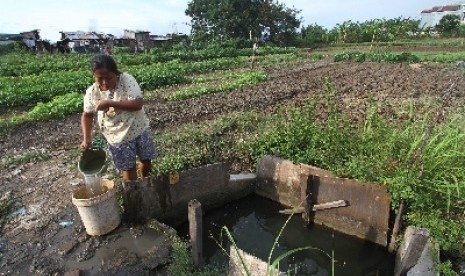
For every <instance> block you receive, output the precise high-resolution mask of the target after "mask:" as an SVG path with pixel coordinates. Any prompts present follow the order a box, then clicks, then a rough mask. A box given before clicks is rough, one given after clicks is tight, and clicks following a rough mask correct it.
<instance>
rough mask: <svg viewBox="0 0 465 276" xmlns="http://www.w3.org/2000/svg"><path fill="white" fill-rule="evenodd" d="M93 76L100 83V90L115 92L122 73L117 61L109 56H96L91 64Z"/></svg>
mask: <svg viewBox="0 0 465 276" xmlns="http://www.w3.org/2000/svg"><path fill="white" fill-rule="evenodd" d="M90 66H91V70H92V75H93V76H94V79H95V82H97V83H98V85H99V87H100V90H104V91H105V90H113V89H115V87H116V83H117V81H118V76H119V74H120V73H121V72H120V71H119V70H118V67H117V66H116V62H115V60H114V59H113V58H112V57H111V56H108V55H96V56H94V57H93V58H92V61H91V63H90Z"/></svg>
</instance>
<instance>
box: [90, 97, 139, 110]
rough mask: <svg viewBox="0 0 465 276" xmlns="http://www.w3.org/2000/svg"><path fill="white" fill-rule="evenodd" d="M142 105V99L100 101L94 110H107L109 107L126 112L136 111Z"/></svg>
mask: <svg viewBox="0 0 465 276" xmlns="http://www.w3.org/2000/svg"><path fill="white" fill-rule="evenodd" d="M143 105H144V100H143V99H136V100H121V101H114V100H102V101H100V102H99V103H98V104H97V106H96V109H97V110H107V109H108V108H110V107H113V108H116V109H121V110H126V111H137V110H140V109H141V108H142V106H143Z"/></svg>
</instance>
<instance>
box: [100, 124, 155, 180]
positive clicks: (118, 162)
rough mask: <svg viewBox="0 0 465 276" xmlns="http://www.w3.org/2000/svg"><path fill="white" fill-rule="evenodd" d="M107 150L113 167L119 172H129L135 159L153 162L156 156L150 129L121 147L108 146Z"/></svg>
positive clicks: (134, 164)
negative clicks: (113, 164)
mask: <svg viewBox="0 0 465 276" xmlns="http://www.w3.org/2000/svg"><path fill="white" fill-rule="evenodd" d="M108 149H109V150H110V152H111V155H112V157H113V162H114V163H115V167H116V168H117V169H118V170H119V171H129V170H131V169H133V168H134V167H135V166H136V159H137V157H139V159H140V160H153V159H155V158H156V157H157V155H158V152H157V150H156V149H155V145H154V143H153V138H152V132H151V130H150V128H148V129H146V130H145V131H144V132H143V133H142V134H141V135H139V136H137V137H136V138H135V139H134V140H131V141H128V142H126V143H123V144H121V145H118V146H112V145H110V144H108Z"/></svg>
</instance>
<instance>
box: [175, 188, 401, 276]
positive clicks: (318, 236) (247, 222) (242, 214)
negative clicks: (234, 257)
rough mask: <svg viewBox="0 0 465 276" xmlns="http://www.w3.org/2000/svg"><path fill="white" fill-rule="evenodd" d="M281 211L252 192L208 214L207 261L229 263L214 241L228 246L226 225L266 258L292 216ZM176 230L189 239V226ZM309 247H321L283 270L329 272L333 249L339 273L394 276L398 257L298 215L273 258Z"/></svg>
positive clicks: (295, 258)
mask: <svg viewBox="0 0 465 276" xmlns="http://www.w3.org/2000/svg"><path fill="white" fill-rule="evenodd" d="M280 209H284V208H282V207H281V206H279V205H278V204H277V203H275V202H273V201H270V200H267V199H264V198H261V197H256V196H252V197H248V198H246V199H243V200H240V201H237V202H234V203H231V204H228V205H226V206H224V207H222V208H220V209H217V210H215V211H212V212H208V213H207V214H205V216H204V218H203V225H204V229H203V230H204V258H205V261H206V263H208V264H216V265H223V266H224V265H226V266H227V264H228V258H227V257H226V256H225V255H224V253H222V251H221V250H220V247H219V246H218V245H217V243H216V242H215V241H214V239H216V240H217V242H219V243H222V244H223V246H224V248H229V241H228V239H227V238H224V237H223V238H221V227H223V226H227V228H228V229H229V231H230V232H231V234H232V236H233V237H234V239H235V241H236V244H237V245H238V247H239V248H241V249H243V250H244V251H246V252H248V253H250V254H252V255H254V256H257V257H259V258H260V259H262V260H265V261H266V260H267V259H268V256H269V253H270V251H271V248H272V246H273V242H274V240H275V239H276V237H277V235H278V233H279V232H280V230H281V228H282V227H283V225H284V224H285V222H286V220H287V219H288V215H282V214H279V213H278V211H279V210H280ZM178 232H179V233H180V235H181V236H182V237H187V235H188V224H185V225H183V226H181V227H180V228H179V229H178ZM223 236H225V235H223ZM306 246H311V247H314V248H317V249H319V250H317V249H312V250H306V251H302V252H299V253H296V254H293V255H291V257H288V258H286V259H284V260H283V261H282V262H281V263H280V269H281V271H289V272H290V274H291V275H331V259H330V257H329V256H331V254H332V252H334V257H335V259H336V265H335V275H339V276H340V275H351V276H352V275H393V268H394V256H392V255H390V254H388V253H387V252H386V250H385V249H384V248H381V247H379V246H377V245H375V244H373V243H370V242H365V241H364V240H360V239H357V238H354V237H350V236H347V235H343V234H340V233H337V232H334V231H332V230H329V229H326V228H324V227H321V226H312V227H307V226H305V225H304V224H303V221H302V219H301V217H300V216H299V215H295V216H293V217H292V218H291V220H290V222H289V223H288V225H287V226H286V228H285V229H284V231H283V234H282V236H281V237H280V239H279V242H278V244H277V246H276V248H275V250H274V254H273V255H272V258H271V260H274V259H275V258H276V257H278V256H280V255H282V254H284V253H285V252H287V251H289V250H292V249H296V248H301V247H306ZM227 250H229V249H227ZM320 250H322V251H324V252H326V254H328V255H329V256H327V255H326V254H324V253H322V252H321V251H320Z"/></svg>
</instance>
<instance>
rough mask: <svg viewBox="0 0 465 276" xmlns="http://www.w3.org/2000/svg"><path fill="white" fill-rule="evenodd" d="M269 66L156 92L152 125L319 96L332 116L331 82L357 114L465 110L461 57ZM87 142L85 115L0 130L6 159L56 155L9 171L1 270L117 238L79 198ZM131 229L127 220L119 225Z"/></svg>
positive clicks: (2, 175) (82, 254)
mask: <svg viewBox="0 0 465 276" xmlns="http://www.w3.org/2000/svg"><path fill="white" fill-rule="evenodd" d="M265 70H267V74H268V75H269V76H270V77H271V78H270V79H269V80H268V81H266V82H263V83H261V84H260V85H256V86H253V87H244V88H240V89H238V90H235V91H231V92H228V93H217V94H208V95H204V96H201V97H198V98H194V99H188V100H183V101H175V102H168V101H165V100H163V99H162V97H161V95H162V94H163V92H161V93H153V94H154V96H153V98H151V99H150V100H147V101H146V106H145V110H146V112H147V114H148V116H149V117H150V120H151V126H152V128H153V129H154V130H156V131H163V130H164V129H166V128H175V127H178V126H180V125H182V124H185V123H191V122H200V121H203V120H208V119H214V118H216V117H218V116H221V115H226V114H229V113H231V112H236V111H250V110H257V111H260V112H265V113H273V112H274V111H275V110H276V109H277V108H278V106H282V105H288V106H301V105H304V104H305V103H307V102H309V101H310V100H311V99H312V98H316V99H319V100H320V101H321V105H322V106H321V107H322V108H321V109H317V110H319V112H320V114H319V115H321V116H324V108H323V103H324V99H325V95H326V94H325V91H324V83H326V82H329V83H331V84H332V85H333V88H334V91H336V92H337V99H338V104H339V107H340V108H342V109H343V110H345V111H346V112H347V114H348V115H349V116H350V117H351V118H352V119H353V120H360V119H363V118H364V116H365V114H366V108H367V106H368V105H369V103H370V102H371V101H373V100H375V101H377V102H378V103H379V104H380V107H381V112H383V113H384V114H386V115H388V116H393V117H396V118H402V117H403V116H412V114H408V113H407V112H405V113H402V112H398V111H396V110H398V107H401V106H403V105H404V101H405V100H406V99H411V100H413V102H414V103H415V111H416V112H417V114H420V115H421V113H422V112H428V111H431V104H432V103H433V102H434V101H438V100H441V99H443V98H444V99H449V97H448V96H450V97H451V98H450V99H451V101H447V104H446V106H445V108H444V109H443V111H445V110H453V111H454V112H463V102H464V97H465V91H464V89H463V87H465V79H464V78H463V72H462V71H460V70H458V69H456V68H455V65H454V64H449V65H447V64H446V65H442V64H433V63H430V64H429V63H422V64H413V65H409V64H388V63H382V64H379V63H369V62H366V63H344V62H342V63H333V62H332V61H331V60H330V59H327V58H326V59H323V60H320V61H316V62H314V61H306V62H302V63H299V64H297V65H294V66H292V67H287V68H279V69H276V68H265ZM169 89H174V88H169ZM413 116H415V114H413ZM80 139H81V129H80V115H79V114H76V115H72V116H69V117H67V118H65V119H61V120H50V121H47V122H34V123H27V124H24V125H20V126H17V127H14V128H13V129H11V130H9V131H8V133H7V134H6V135H2V136H0V154H1V156H2V158H5V157H8V156H10V157H11V156H27V155H28V154H31V152H37V151H45V152H47V153H48V154H50V155H51V156H52V158H51V159H48V160H45V161H35V162H29V163H23V164H18V165H10V166H9V167H8V168H4V169H1V170H0V181H1V182H0V195H2V196H3V197H9V198H11V199H12V200H13V206H12V211H15V212H14V213H13V214H11V215H10V216H9V218H8V219H7V221H5V222H4V224H3V227H2V229H1V237H0V275H4V274H13V275H14V274H16V275H24V274H33V275H43V274H46V275H48V274H62V273H65V272H68V273H73V271H72V269H71V268H70V267H68V266H67V265H66V260H70V259H73V260H77V261H79V259H80V258H81V259H82V260H85V259H89V258H90V257H91V256H92V255H93V254H95V251H96V249H97V248H99V247H100V246H101V245H102V244H108V243H111V242H112V237H111V236H104V237H100V238H98V237H90V236H88V235H86V233H85V229H84V227H83V225H82V222H81V220H80V217H79V214H78V212H77V209H76V207H75V206H74V205H73V204H72V201H71V186H72V185H71V183H77V182H80V181H83V180H82V175H81V174H80V173H79V171H78V169H77V160H78V151H77V147H78V145H79V143H80ZM67 223H68V224H67ZM69 224H71V225H69ZM129 227H130V226H128V225H125V224H123V225H122V226H121V229H123V230H119V231H124V229H126V230H128V229H129ZM113 242H114V240H113ZM130 264H131V267H132V269H133V270H132V272H137V271H139V272H140V271H145V272H147V269H149V270H150V269H152V270H150V271H154V268H147V266H146V264H144V262H140V261H139V262H138V261H136V260H134V259H133V260H132V263H130ZM113 265H114V266H118V265H120V266H121V265H122V264H121V263H119V264H118V263H113ZM138 268H139V270H138ZM127 271H128V270H120V271H119V272H120V273H124V272H127ZM113 272H115V271H113ZM74 273H76V272H75V271H74Z"/></svg>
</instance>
